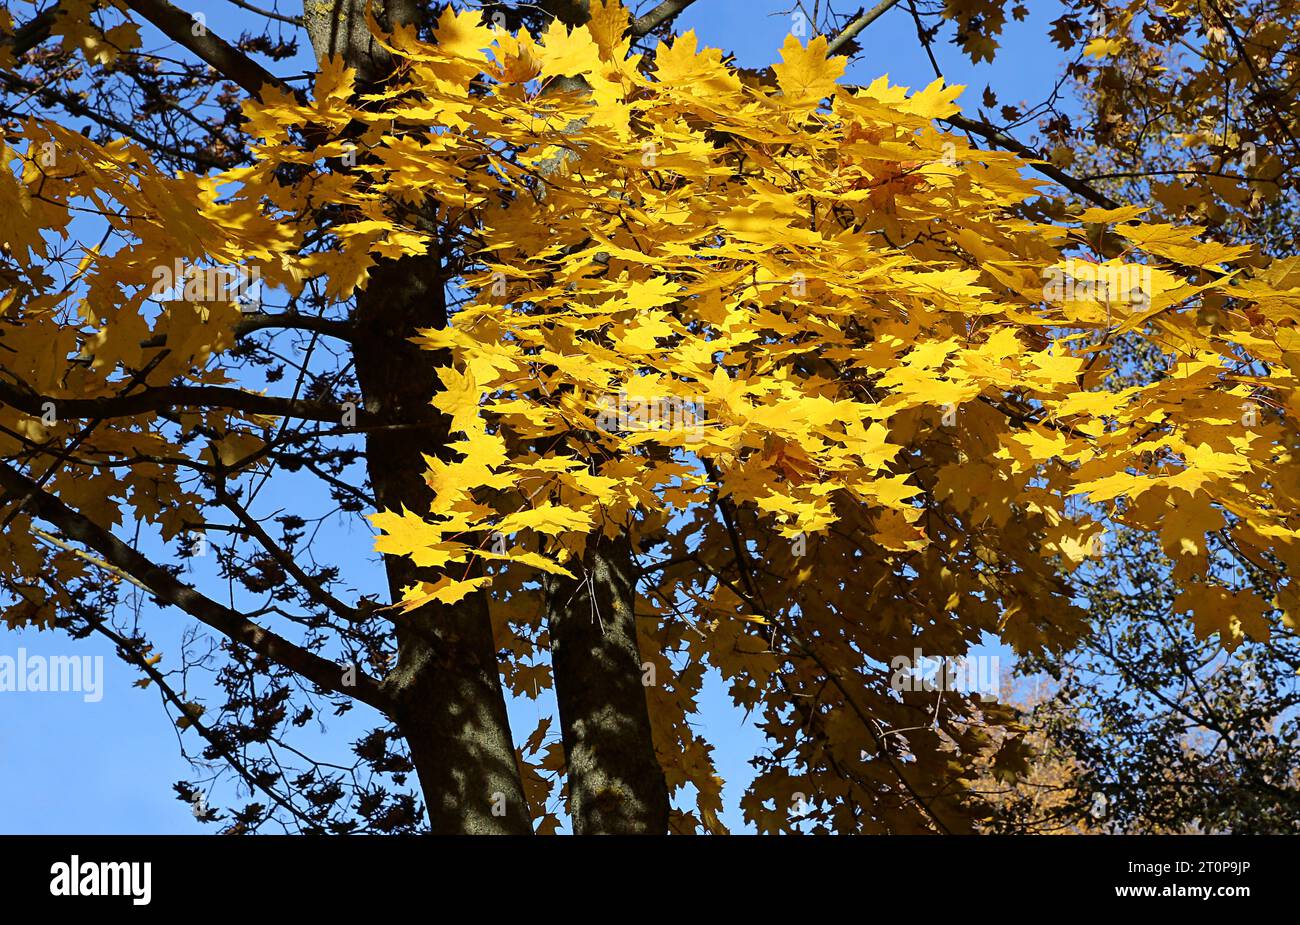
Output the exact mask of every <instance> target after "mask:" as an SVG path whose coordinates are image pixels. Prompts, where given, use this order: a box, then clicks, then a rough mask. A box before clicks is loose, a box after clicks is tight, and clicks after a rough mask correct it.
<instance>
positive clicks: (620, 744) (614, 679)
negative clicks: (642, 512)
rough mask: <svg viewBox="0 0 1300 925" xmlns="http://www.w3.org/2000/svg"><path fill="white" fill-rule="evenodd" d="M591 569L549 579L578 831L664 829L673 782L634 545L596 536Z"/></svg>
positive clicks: (586, 564) (589, 555)
mask: <svg viewBox="0 0 1300 925" xmlns="http://www.w3.org/2000/svg"><path fill="white" fill-rule="evenodd" d="M581 567H582V569H583V570H585V574H584V573H583V571H581V570H580V571H579V572H578V573H577V574H578V578H577V579H576V580H574V579H568V578H561V577H558V576H550V577H548V579H547V582H546V592H547V595H546V596H547V614H548V621H549V623H548V625H549V629H550V634H551V664H552V669H553V671H554V673H555V693H556V698H557V700H558V702H559V708H560V725H561V731H562V735H563V739H564V753H565V757H566V761H567V765H568V782H569V809H570V812H571V813H572V816H573V830H574V832H575V833H576V834H578V835H604V834H620V835H630V834H652V835H663V834H666V833H667V831H668V786H667V784H666V783H665V780H664V772H663V768H662V767H661V766H660V764H659V760H658V758H656V757H655V750H654V742H653V739H652V737H651V734H650V713H649V710H648V709H647V707H646V696H645V687H644V685H643V683H642V674H643V671H642V667H641V655H640V652H639V651H638V649H637V641H636V617H635V613H634V610H633V605H634V603H635V601H636V577H635V573H634V571H633V557H632V547H631V544H630V543H629V542H628V540H627V539H626V537H618V538H617V539H613V540H611V539H607V538H605V537H603V536H593V537H591V538H589V539H588V547H587V552H586V555H585V556H584V557H583V562H582V563H581ZM575 568H577V563H575Z"/></svg>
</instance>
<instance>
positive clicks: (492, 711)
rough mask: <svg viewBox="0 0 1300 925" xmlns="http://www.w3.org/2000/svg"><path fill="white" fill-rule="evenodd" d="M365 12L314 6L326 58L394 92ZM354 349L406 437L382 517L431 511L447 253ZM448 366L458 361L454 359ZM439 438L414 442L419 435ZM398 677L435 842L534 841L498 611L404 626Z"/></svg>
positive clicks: (408, 5)
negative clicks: (417, 339)
mask: <svg viewBox="0 0 1300 925" xmlns="http://www.w3.org/2000/svg"><path fill="white" fill-rule="evenodd" d="M363 2H364V0H333V2H326V3H319V2H317V3H313V2H311V0H308V2H307V3H305V4H304V15H305V19H306V24H307V30H308V34H309V35H310V37H311V39H312V43H313V47H314V48H315V50H316V54H317V57H318V58H321V59H324V58H327V57H329V56H331V55H333V54H341V55H342V56H343V57H344V59H345V60H346V62H347V63H348V65H349V66H351V67H354V68H356V70H357V74H358V77H359V78H360V79H361V80H362V81H364V82H365V83H367V84H374V83H376V82H379V81H382V80H383V79H384V77H386V76H387V73H388V70H389V68H390V62H389V60H388V56H387V53H386V52H384V51H383V49H382V48H380V47H379V46H378V45H376V44H375V43H374V42H373V39H372V37H371V35H370V32H369V30H368V28H367V26H366V23H365V20H364V8H363ZM382 13H383V14H384V15H381V21H382V22H385V23H386V25H388V26H389V27H391V26H393V25H396V24H398V23H409V22H413V21H415V18H416V17H417V15H418V13H419V9H418V4H417V3H414V2H411V0H389V2H388V4H387V7H386V9H384V10H383V11H382ZM355 320H356V322H357V327H358V333H357V334H356V335H355V336H354V338H353V357H354V359H355V362H356V370H357V379H358V382H359V383H360V386H361V391H362V397H363V400H364V402H365V407H366V410H367V412H369V413H370V414H373V415H375V416H376V417H377V419H378V420H379V422H380V424H381V425H382V424H383V423H396V422H401V423H402V424H404V425H408V427H404V428H403V429H399V430H391V431H385V430H382V429H381V430H373V431H371V432H369V433H368V434H367V437H366V463H367V467H368V469H369V473H370V481H371V484H372V486H373V488H374V491H375V498H376V501H377V502H378V504H379V506H380V507H381V508H384V509H387V510H395V511H400V510H402V508H403V507H406V508H409V509H410V510H412V511H420V510H425V511H427V510H428V506H429V489H428V486H427V485H426V484H425V482H424V470H425V462H424V458H423V457H424V455H425V454H427V455H429V456H439V455H442V454H445V452H446V450H445V446H446V443H447V429H446V421H445V419H444V418H442V417H441V415H440V413H439V412H438V411H436V409H434V408H432V407H431V405H430V399H432V398H433V396H434V395H435V394H436V391H437V389H438V388H439V387H440V386H439V380H438V376H437V367H438V362H437V360H438V358H437V357H435V356H433V355H430V354H429V353H428V352H427V351H424V350H421V349H420V348H419V347H417V346H416V345H414V344H412V343H411V342H410V338H411V337H413V336H414V335H415V333H416V331H417V330H418V329H420V328H430V327H443V326H444V325H445V324H446V321H447V318H446V301H445V293H444V291H443V276H442V266H441V261H440V259H439V257H438V255H436V254H429V255H425V256H422V257H406V258H402V259H400V260H396V261H388V260H385V261H381V262H380V263H379V264H378V265H377V266H375V267H374V268H372V270H371V274H370V281H369V283H368V284H367V286H366V288H365V289H364V290H363V291H361V292H360V293H359V294H358V297H357V306H356V314H355ZM444 362H445V359H444ZM421 422H422V423H426V424H427V425H428V426H427V427H425V428H419V429H410V428H409V425H410V424H412V423H421ZM384 564H385V568H386V569H387V573H388V583H389V590H390V593H391V595H392V596H393V599H394V600H397V599H398V598H399V597H400V595H401V591H402V588H403V587H404V586H406V585H410V584H413V583H415V582H416V581H417V580H419V578H420V577H421V576H420V571H419V569H417V568H416V566H415V564H414V563H413V562H411V561H410V560H409V559H407V558H405V557H401V556H385V560H384ZM396 627H397V629H396V634H397V640H398V665H397V667H396V669H395V670H394V671H393V672H392V674H391V675H390V676H389V677H388V678H387V679H386V680H385V682H384V687H385V689H386V691H387V693H389V694H390V695H391V696H392V698H393V700H394V702H395V704H396V706H395V707H394V709H393V713H394V715H393V719H394V721H395V722H396V723H397V726H398V729H399V731H400V732H401V733H402V736H403V737H404V738H405V739H406V741H407V745H408V746H409V748H410V752H411V759H412V761H413V762H414V764H415V767H416V771H417V773H418V775H419V779H420V786H421V789H422V790H423V792H424V799H425V804H426V806H427V809H428V813H429V822H430V825H431V827H432V830H433V831H434V832H436V833H465V834H493V833H498V834H524V833H529V832H531V831H532V826H531V822H530V820H529V816H528V810H527V805H526V803H525V802H524V795H523V787H522V784H521V782H520V776H519V767H518V764H517V762H516V760H515V751H514V742H513V739H512V738H511V734H510V725H509V720H508V718H507V716H506V705H505V698H504V694H503V692H502V689H501V680H500V674H499V671H498V666H497V661H496V651H495V645H494V642H493V639H492V627H491V622H490V620H489V618H488V610H487V600H486V598H485V597H484V596H483V595H482V594H472V595H469V596H468V597H466V598H465V599H464V600H462V601H460V602H458V603H457V604H455V605H452V606H445V605H441V604H431V605H427V606H424V607H421V608H419V609H417V610H415V611H412V612H411V613H409V614H406V615H404V616H401V617H399V618H398V619H397V621H396Z"/></svg>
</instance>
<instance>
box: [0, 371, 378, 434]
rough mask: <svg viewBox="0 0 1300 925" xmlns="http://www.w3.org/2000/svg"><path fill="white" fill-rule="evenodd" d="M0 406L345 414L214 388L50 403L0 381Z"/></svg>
mask: <svg viewBox="0 0 1300 925" xmlns="http://www.w3.org/2000/svg"><path fill="white" fill-rule="evenodd" d="M0 402H3V403H4V404H6V405H9V406H10V407H11V408H17V409H18V410H19V411H22V412H25V413H26V414H31V415H35V416H40V415H43V414H45V413H46V411H47V410H48V408H47V403H52V404H53V405H54V413H55V416H56V417H58V418H63V419H68V420H71V419H78V420H80V419H95V420H106V419H108V418H120V417H132V416H134V415H137V414H149V413H150V412H159V411H172V410H174V409H176V408H184V407H201V408H229V409H230V410H232V411H243V412H247V413H249V414H270V415H275V416H277V417H286V418H298V419H299V420H303V421H327V422H329V423H334V424H337V423H339V422H340V421H341V420H342V419H343V417H344V414H345V411H344V409H343V408H342V407H341V406H340V405H336V404H333V403H331V402H322V401H308V400H305V399H299V398H284V397H281V396H278V395H259V394H257V393H256V392H246V391H244V390H243V389H233V388H229V387H226V386H217V385H193V386H186V385H168V386H156V387H154V388H148V389H145V390H144V391H143V392H135V393H133V394H129V395H105V396H103V397H102V398H53V397H47V396H44V395H40V394H37V393H36V392H31V391H28V390H26V389H23V388H20V387H18V386H16V385H12V384H10V383H8V382H3V381H0ZM355 413H356V416H357V426H358V427H361V426H364V425H365V423H375V422H374V421H373V418H372V417H371V415H368V414H367V413H366V412H365V411H364V410H362V409H360V408H357V409H356V412H355Z"/></svg>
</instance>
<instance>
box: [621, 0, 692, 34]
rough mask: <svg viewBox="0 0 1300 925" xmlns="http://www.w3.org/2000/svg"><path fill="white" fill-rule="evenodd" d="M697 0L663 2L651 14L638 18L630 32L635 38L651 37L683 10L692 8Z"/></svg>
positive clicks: (668, 0) (667, 0)
mask: <svg viewBox="0 0 1300 925" xmlns="http://www.w3.org/2000/svg"><path fill="white" fill-rule="evenodd" d="M693 2H695V0H663V3H661V4H659V5H658V6H657V7H655V8H654V9H653V10H651V11H650V12H649V13H646V14H645V15H644V16H638V17H637V18H636V19H635V20H634V21H633V23H632V25H631V26H630V27H629V29H628V32H629V33H630V34H631V35H632V36H634V37H635V38H641V37H642V36H645V35H649V34H650V33H651V32H653V31H654V30H656V29H658V28H659V27H660V26H662V25H663V24H664V23H666V22H668V21H669V20H671V19H672V18H673V17H675V16H676V15H677V14H678V13H680V12H681V11H682V10H684V9H686V8H687V7H688V6H690V5H691V4H692V3H693Z"/></svg>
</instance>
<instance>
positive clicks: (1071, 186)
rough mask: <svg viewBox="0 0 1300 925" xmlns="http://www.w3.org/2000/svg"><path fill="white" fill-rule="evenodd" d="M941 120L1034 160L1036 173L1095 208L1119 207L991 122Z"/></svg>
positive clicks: (960, 119) (954, 119)
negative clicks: (1051, 180)
mask: <svg viewBox="0 0 1300 925" xmlns="http://www.w3.org/2000/svg"><path fill="white" fill-rule="evenodd" d="M939 121H940V122H946V123H947V124H949V125H951V126H952V127H953V128H958V129H961V130H962V131H964V132H974V133H975V134H976V135H979V136H981V137H983V138H986V139H988V140H989V141H991V142H993V143H994V144H995V145H997V146H998V147H999V148H1002V149H1003V150H1006V151H1011V152H1013V153H1015V154H1019V155H1020V156H1021V157H1023V158H1025V159H1026V160H1030V161H1034V164H1033V165H1032V166H1033V168H1034V169H1035V170H1037V171H1038V172H1039V173H1041V174H1043V175H1044V176H1046V177H1050V178H1051V179H1053V180H1055V181H1056V182H1057V183H1059V184H1061V185H1062V186H1063V187H1065V188H1066V189H1068V190H1069V191H1070V192H1072V193H1074V194H1075V195H1076V196H1080V197H1082V198H1084V199H1087V200H1088V201H1089V202H1091V203H1093V204H1095V205H1099V206H1101V207H1102V208H1103V209H1118V208H1119V203H1118V202H1116V201H1115V200H1114V199H1111V198H1110V197H1109V196H1107V195H1106V194H1105V193H1103V192H1101V191H1100V190H1097V189H1094V188H1093V187H1092V186H1090V185H1089V184H1087V183H1084V182H1083V181H1082V180H1080V179H1078V178H1077V177H1072V176H1070V175H1069V174H1068V173H1066V172H1065V171H1063V170H1060V169H1059V168H1057V167H1054V166H1053V165H1052V164H1051V163H1050V162H1049V161H1048V160H1047V159H1046V158H1044V157H1043V156H1042V155H1041V154H1039V153H1038V152H1037V151H1035V150H1034V149H1033V148H1031V147H1029V146H1028V145H1026V144H1024V143H1022V142H1020V141H1017V140H1016V139H1015V138H1012V137H1011V136H1010V135H1008V134H1007V133H1006V132H1003V131H999V130H998V129H996V128H994V127H993V126H991V125H989V124H988V123H987V122H977V121H975V120H974V119H967V118H966V117H965V116H961V115H956V116H949V117H948V118H946V119H940V120H939Z"/></svg>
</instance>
